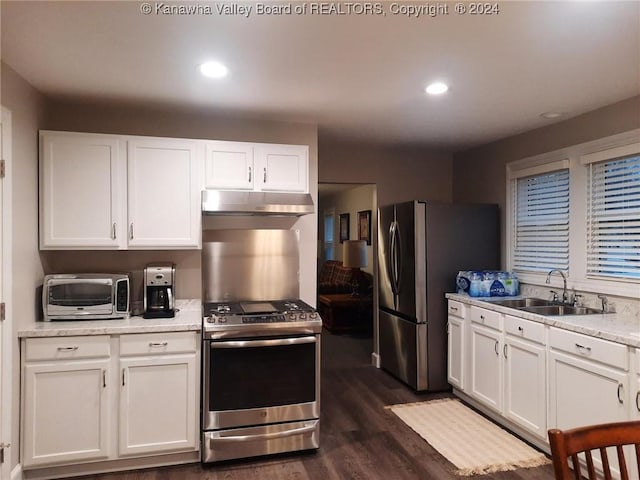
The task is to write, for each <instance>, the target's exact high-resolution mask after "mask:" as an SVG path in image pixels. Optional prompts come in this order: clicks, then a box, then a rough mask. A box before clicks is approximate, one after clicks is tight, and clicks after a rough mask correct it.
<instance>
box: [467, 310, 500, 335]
mask: <svg viewBox="0 0 640 480" xmlns="http://www.w3.org/2000/svg"><path fill="white" fill-rule="evenodd" d="M501 316H502V314H501V313H498V312H493V311H491V310H485V309H484V308H479V307H473V306H472V307H471V321H472V322H474V323H479V324H480V325H484V326H485V327H489V328H493V329H494V330H500V317H501Z"/></svg>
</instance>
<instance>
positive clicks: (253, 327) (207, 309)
mask: <svg viewBox="0 0 640 480" xmlns="http://www.w3.org/2000/svg"><path fill="white" fill-rule="evenodd" d="M203 313H204V321H203V330H204V332H205V336H206V337H208V338H214V337H219V338H222V337H224V338H229V337H230V336H243V337H245V336H246V337H252V336H265V335H275V334H279V333H280V332H281V331H283V330H286V331H287V333H293V332H294V331H296V330H299V331H300V333H302V334H305V333H318V332H320V330H321V329H322V320H321V318H320V315H318V313H317V312H316V311H315V309H314V308H313V307H311V306H310V305H308V304H306V303H305V302H303V301H302V300H298V299H287V300H268V301H234V302H211V303H205V304H204V306H203ZM207 332H209V334H207ZM211 332H218V334H217V335H214V334H213V333H211Z"/></svg>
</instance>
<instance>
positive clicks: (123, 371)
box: [122, 368, 127, 387]
mask: <svg viewBox="0 0 640 480" xmlns="http://www.w3.org/2000/svg"><path fill="white" fill-rule="evenodd" d="M126 371H127V370H126V369H125V368H123V369H122V386H123V387H124V384H125V381H124V375H125V372H126Z"/></svg>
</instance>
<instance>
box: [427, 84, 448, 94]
mask: <svg viewBox="0 0 640 480" xmlns="http://www.w3.org/2000/svg"><path fill="white" fill-rule="evenodd" d="M425 90H426V92H427V93H428V94H429V95H440V94H442V93H444V92H446V91H447V90H449V87H448V86H447V85H446V84H445V83H442V82H434V83H432V84H430V85H429V86H427V88H426V89H425Z"/></svg>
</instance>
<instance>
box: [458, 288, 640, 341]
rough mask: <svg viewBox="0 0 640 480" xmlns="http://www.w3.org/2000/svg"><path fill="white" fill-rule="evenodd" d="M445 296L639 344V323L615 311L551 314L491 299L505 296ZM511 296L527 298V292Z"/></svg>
mask: <svg viewBox="0 0 640 480" xmlns="http://www.w3.org/2000/svg"><path fill="white" fill-rule="evenodd" d="M445 297H446V298H448V299H451V300H458V301H461V302H464V303H466V304H468V305H473V306H476V307H481V308H486V309H487V310H493V311H495V312H498V313H504V314H506V315H513V316H515V317H518V318H524V319H526V320H531V321H532V322H537V323H542V324H544V325H549V326H551V327H556V328H561V329H563V330H569V331H572V332H576V333H581V334H583V335H588V336H591V337H595V338H601V339H604V340H610V341H612V342H616V343H621V344H624V345H627V346H630V347H636V348H640V325H638V324H637V323H636V322H634V321H633V319H632V318H628V317H624V316H621V315H618V314H616V313H603V314H594V315H571V316H565V317H550V316H545V315H539V314H536V313H531V312H524V311H522V310H516V309H514V308H510V307H505V306H503V305H496V304H494V303H492V301H498V300H500V299H504V298H503V297H470V296H468V295H464V294H460V293H447V294H445ZM509 298H514V299H515V298H524V296H518V297H509ZM634 333H635V334H634Z"/></svg>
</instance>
